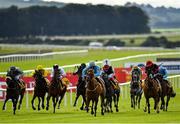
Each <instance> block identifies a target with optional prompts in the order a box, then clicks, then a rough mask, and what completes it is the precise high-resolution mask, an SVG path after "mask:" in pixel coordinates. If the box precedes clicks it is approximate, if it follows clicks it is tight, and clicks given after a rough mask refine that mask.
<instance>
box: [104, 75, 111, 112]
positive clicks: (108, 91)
mask: <svg viewBox="0 0 180 124" xmlns="http://www.w3.org/2000/svg"><path fill="white" fill-rule="evenodd" d="M101 77H102V79H103V81H104V82H105V87H106V97H105V112H113V110H112V96H113V88H112V86H111V82H110V80H109V79H108V75H107V74H106V73H102V75H101Z"/></svg>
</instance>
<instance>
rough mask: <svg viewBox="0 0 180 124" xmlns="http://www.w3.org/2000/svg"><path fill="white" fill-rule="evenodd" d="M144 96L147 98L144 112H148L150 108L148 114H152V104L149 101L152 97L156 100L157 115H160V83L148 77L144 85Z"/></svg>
mask: <svg viewBox="0 0 180 124" xmlns="http://www.w3.org/2000/svg"><path fill="white" fill-rule="evenodd" d="M142 87H143V91H144V96H145V98H146V105H145V109H144V112H146V111H147V106H148V113H150V102H149V99H150V98H151V97H152V98H153V99H154V109H155V110H156V112H157V113H159V100H160V96H161V86H160V82H158V80H157V79H154V78H150V77H149V76H147V77H146V79H145V81H144V83H143V84H142Z"/></svg>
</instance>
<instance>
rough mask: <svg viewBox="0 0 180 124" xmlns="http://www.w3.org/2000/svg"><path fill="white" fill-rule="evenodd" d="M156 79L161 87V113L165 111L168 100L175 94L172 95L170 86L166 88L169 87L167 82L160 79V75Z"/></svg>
mask: <svg viewBox="0 0 180 124" xmlns="http://www.w3.org/2000/svg"><path fill="white" fill-rule="evenodd" d="M158 79H159V80H160V82H161V87H162V94H161V107H160V109H162V110H163V111H167V109H168V104H169V100H170V98H171V97H175V96H176V94H175V93H174V91H173V88H172V87H171V86H168V85H169V83H168V82H167V81H168V80H164V79H163V78H162V77H161V75H158ZM165 96H166V97H167V98H166V102H165V100H164V98H165Z"/></svg>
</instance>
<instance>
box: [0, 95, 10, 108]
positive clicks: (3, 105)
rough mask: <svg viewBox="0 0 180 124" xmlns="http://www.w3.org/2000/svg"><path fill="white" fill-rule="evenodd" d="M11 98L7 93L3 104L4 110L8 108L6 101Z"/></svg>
mask: <svg viewBox="0 0 180 124" xmlns="http://www.w3.org/2000/svg"><path fill="white" fill-rule="evenodd" d="M8 100H9V97H8V96H7V95H6V99H5V100H4V105H3V108H2V110H5V108H6V102H7V101H8Z"/></svg>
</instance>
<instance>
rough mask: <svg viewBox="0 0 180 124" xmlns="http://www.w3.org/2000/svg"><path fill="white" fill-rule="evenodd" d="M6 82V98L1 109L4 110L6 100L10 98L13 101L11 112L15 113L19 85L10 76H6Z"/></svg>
mask: <svg viewBox="0 0 180 124" xmlns="http://www.w3.org/2000/svg"><path fill="white" fill-rule="evenodd" d="M6 83H7V89H6V90H7V91H6V99H5V101H4V105H3V110H5V105H6V102H7V101H8V100H9V99H11V100H12V103H13V114H14V115H15V114H16V106H17V102H18V99H19V95H20V86H19V84H18V82H17V81H15V79H12V78H11V77H7V78H6Z"/></svg>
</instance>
